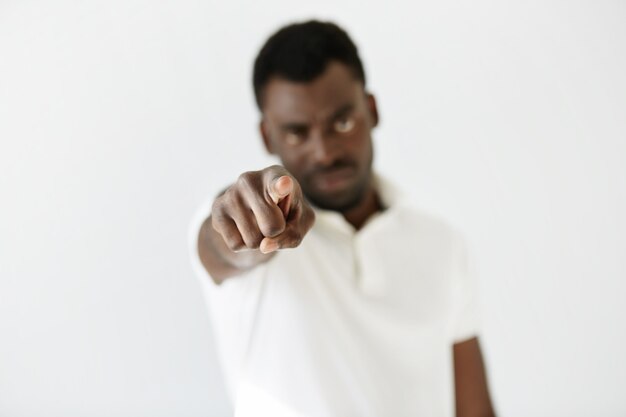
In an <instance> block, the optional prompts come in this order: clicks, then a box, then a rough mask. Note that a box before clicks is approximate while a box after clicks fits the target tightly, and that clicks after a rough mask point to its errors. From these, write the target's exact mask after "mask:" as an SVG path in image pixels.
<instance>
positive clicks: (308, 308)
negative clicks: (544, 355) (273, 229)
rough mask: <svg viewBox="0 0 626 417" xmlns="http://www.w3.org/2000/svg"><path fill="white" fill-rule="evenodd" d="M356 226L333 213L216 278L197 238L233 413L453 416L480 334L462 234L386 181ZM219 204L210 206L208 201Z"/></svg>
mask: <svg viewBox="0 0 626 417" xmlns="http://www.w3.org/2000/svg"><path fill="white" fill-rule="evenodd" d="M377 188H378V192H379V195H380V196H381V199H382V202H383V205H384V206H385V207H386V209H385V210H384V211H382V212H380V213H378V214H376V215H374V216H372V217H371V218H370V219H369V220H368V222H367V223H366V224H365V225H364V226H363V227H362V228H361V229H360V230H359V231H355V230H354V228H353V227H352V226H351V225H350V224H349V223H347V222H346V221H345V220H344V218H343V217H342V216H341V215H340V214H338V213H336V212H332V211H326V210H320V209H316V222H315V225H314V226H313V228H312V229H311V231H310V232H309V233H308V234H307V235H306V236H305V238H304V240H303V241H302V243H301V245H300V246H299V247H298V248H295V249H288V250H282V251H279V252H278V253H277V254H276V256H274V257H273V258H272V259H271V260H270V261H269V262H267V263H265V264H262V265H260V266H258V267H256V268H255V269H253V270H251V271H249V272H246V273H245V274H243V275H241V276H238V277H233V278H230V279H228V280H226V281H224V282H223V283H222V284H221V285H215V284H214V283H213V281H212V280H211V278H210V277H209V275H208V273H207V272H206V270H205V269H204V268H203V267H202V265H201V263H200V260H199V257H198V254H197V249H196V244H195V242H196V240H197V236H198V231H199V228H200V225H201V223H202V221H203V220H204V219H206V217H207V216H208V211H207V210H200V212H199V215H198V216H197V221H195V222H194V224H193V226H192V229H191V233H190V242H191V249H192V250H191V252H192V262H193V264H194V268H195V270H196V271H197V274H198V276H199V277H200V278H201V283H202V287H203V290H204V294H205V296H206V300H207V306H208V308H209V312H210V316H211V319H212V324H213V330H214V333H215V339H216V343H217V347H218V354H219V357H220V362H221V365H222V372H223V374H224V377H225V380H226V385H227V388H228V391H229V392H230V395H231V399H232V402H233V406H234V410H235V416H244V417H247V416H294V417H295V416H328V417H330V416H337V417H339V416H341V417H346V416H361V417H366V416H395V417H401V416H429V417H433V416H452V415H454V389H453V387H454V380H453V363H452V360H453V356H452V344H454V343H456V342H460V341H463V340H466V339H469V338H471V337H474V336H476V335H477V331H478V319H477V316H478V314H477V302H476V291H475V282H474V279H473V274H472V267H471V265H470V263H469V259H468V256H467V251H466V247H465V244H464V241H463V239H462V237H461V235H460V234H459V233H458V232H457V231H456V230H455V229H453V228H451V227H450V226H449V225H448V224H447V223H445V222H444V221H442V220H440V219H438V218H436V217H434V216H432V215H429V214H426V213H424V212H422V211H419V210H416V209H414V208H412V207H411V206H410V205H408V204H407V203H405V202H404V201H403V200H402V199H401V198H400V197H399V193H398V192H397V191H395V189H394V187H393V186H392V185H390V184H389V183H388V182H385V181H383V180H381V179H377ZM209 207H210V206H209Z"/></svg>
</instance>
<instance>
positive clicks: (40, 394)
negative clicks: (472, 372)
mask: <svg viewBox="0 0 626 417" xmlns="http://www.w3.org/2000/svg"><path fill="white" fill-rule="evenodd" d="M335 3H336V2H335V1H330V0H319V1H315V2H310V3H309V4H308V5H298V4H296V2H293V1H288V0H272V1H263V2H252V1H250V2H248V3H237V2H219V3H212V2H211V1H209V2H207V1H199V0H176V1H174V0H162V1H149V0H124V1H90V2H80V1H75V2H72V1H56V2H44V1H34V0H30V1H29V0H23V1H17V0H8V1H7V0H0V199H1V203H0V214H1V215H0V415H1V416H11V417H17V416H47V417H50V416H87V415H89V416H108V417H111V416H173V415H180V416H183V415H184V416H194V415H196V416H200V415H205V416H206V415H210V416H221V415H227V414H228V412H229V406H228V404H227V403H226V402H225V401H224V395H225V394H224V390H223V387H222V386H221V383H220V376H219V371H218V369H217V368H216V361H215V353H214V350H213V345H212V336H211V333H210V327H209V322H208V319H207V317H206V316H205V311H204V305H203V301H202V299H201V296H200V294H199V291H198V287H197V283H196V282H195V281H194V280H195V277H193V276H192V274H191V270H190V266H189V264H188V259H187V252H186V251H187V247H186V228H187V224H188V221H189V219H190V217H191V215H192V213H193V211H194V209H195V208H196V206H197V205H198V204H199V203H200V202H201V200H202V199H203V198H204V197H205V196H207V195H211V194H212V193H214V192H215V191H217V190H218V189H219V188H220V187H222V186H224V185H225V184H226V183H228V182H229V181H230V180H232V179H233V178H234V177H235V176H236V175H237V174H238V173H239V172H240V171H242V170H248V169H254V168H261V167H263V166H264V165H266V164H268V163H269V162H270V160H269V159H268V158H267V157H266V156H264V155H263V153H262V152H263V151H262V148H261V146H260V142H259V140H258V137H257V133H256V121H257V113H256V110H255V108H254V105H253V101H252V91H251V86H250V76H251V63H252V59H253V57H254V54H255V53H256V51H257V49H258V48H259V46H260V45H261V43H262V42H263V40H264V39H265V38H266V36H267V35H269V34H270V33H271V32H272V31H273V30H275V29H276V28H277V27H278V25H280V24H283V23H285V22H288V21H291V20H292V19H301V18H305V17H312V16H316V17H320V18H331V19H333V20H336V21H337V22H339V23H340V24H343V25H345V27H346V28H347V29H348V30H349V32H350V33H351V34H352V35H353V37H354V38H355V40H356V41H357V43H358V45H360V47H361V53H362V56H363V58H364V60H365V63H366V66H367V71H368V75H369V79H370V81H371V82H370V87H371V89H372V90H373V91H374V92H375V93H376V94H377V95H378V99H379V106H380V110H381V115H382V125H381V126H380V128H379V129H378V130H377V131H376V133H375V137H376V145H377V151H378V153H377V161H376V163H377V167H378V169H379V170H380V171H382V172H384V173H386V174H387V175H388V176H390V177H392V178H394V179H396V180H398V181H401V182H403V184H404V185H405V186H406V188H407V189H408V191H409V192H410V194H411V195H412V196H413V198H414V199H415V201H416V202H418V203H419V204H420V205H421V206H423V207H425V208H427V209H431V210H434V211H437V212H440V213H442V214H444V215H445V216H447V217H448V218H449V219H450V220H451V221H452V222H454V223H456V224H457V225H458V226H460V227H461V228H462V229H464V230H465V231H466V233H467V235H468V237H469V239H470V241H471V242H472V243H473V244H474V249H475V252H476V256H477V258H478V263H479V265H480V271H481V286H482V289H483V301H484V316H485V319H484V324H485V325H484V329H485V330H484V336H483V345H484V349H485V351H486V355H487V360H488V365H489V374H490V378H491V387H492V391H493V395H494V398H495V402H496V405H497V408H498V410H499V411H500V414H501V415H503V416H504V415H506V416H513V417H516V416H550V417H554V416H568V417H575V416H590V415H593V416H623V415H626V400H625V399H624V393H623V391H624V388H625V387H626V361H625V360H624V352H625V351H626V325H625V323H624V321H625V320H624V318H625V317H626V307H624V304H623V302H622V298H623V296H624V294H626V284H625V283H624V281H625V280H626V256H625V255H626V253H625V252H626V250H625V249H626V221H625V220H624V213H626V181H625V180H626V77H625V76H624V74H626V54H625V53H624V52H625V51H626V24H625V22H626V4H625V3H623V2H618V1H591V0H589V1H580V0H579V1H569V2H565V1H564V2H546V1H531V2H502V1H496V0H493V1H480V2H463V3H462V4H452V3H447V2H434V1H431V2H406V3H405V4H391V5H390V4H389V3H387V2H377V3H376V5H365V4H364V3H363V2H361V1H357V0H352V1H346V2H340V3H341V4H339V5H338V4H335ZM383 3H385V5H383Z"/></svg>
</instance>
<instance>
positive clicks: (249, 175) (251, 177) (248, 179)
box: [237, 171, 257, 189]
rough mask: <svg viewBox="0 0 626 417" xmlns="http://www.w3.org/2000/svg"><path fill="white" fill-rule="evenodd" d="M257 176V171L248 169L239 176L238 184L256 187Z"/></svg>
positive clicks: (245, 186)
mask: <svg viewBox="0 0 626 417" xmlns="http://www.w3.org/2000/svg"><path fill="white" fill-rule="evenodd" d="M256 177H257V174H256V172H254V171H246V172H244V173H242V174H241V175H239V177H238V178H237V185H238V186H240V187H242V188H246V189H254V187H255V184H256V182H257V180H256Z"/></svg>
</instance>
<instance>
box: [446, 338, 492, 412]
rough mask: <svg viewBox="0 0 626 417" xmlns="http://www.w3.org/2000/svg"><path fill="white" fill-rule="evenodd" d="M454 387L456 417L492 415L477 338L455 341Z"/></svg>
mask: <svg viewBox="0 0 626 417" xmlns="http://www.w3.org/2000/svg"><path fill="white" fill-rule="evenodd" d="M453 351H454V387H455V391H456V416H457V417H494V416H495V412H494V411H493V406H492V404H491V399H490V397H489V389H488V387H487V376H486V375H485V365H484V363H483V357H482V354H481V351H480V345H479V343H478V338H476V337H474V338H472V339H469V340H466V341H464V342H460V343H456V344H454V346H453Z"/></svg>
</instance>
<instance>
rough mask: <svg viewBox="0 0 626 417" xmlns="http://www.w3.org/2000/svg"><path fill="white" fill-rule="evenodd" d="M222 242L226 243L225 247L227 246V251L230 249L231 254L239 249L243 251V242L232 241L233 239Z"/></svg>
mask: <svg viewBox="0 0 626 417" xmlns="http://www.w3.org/2000/svg"><path fill="white" fill-rule="evenodd" d="M224 242H226V246H228V249H230V250H231V251H233V252H237V251H239V250H241V249H243V247H244V246H243V242H242V241H241V240H239V239H237V240H233V239H224Z"/></svg>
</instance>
